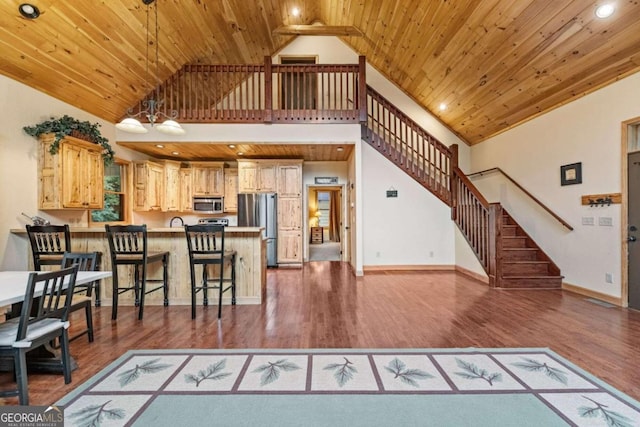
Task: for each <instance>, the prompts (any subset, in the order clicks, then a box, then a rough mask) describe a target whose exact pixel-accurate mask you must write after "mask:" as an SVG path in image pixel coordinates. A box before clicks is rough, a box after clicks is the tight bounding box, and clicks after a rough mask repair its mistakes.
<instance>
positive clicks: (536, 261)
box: [503, 259, 549, 264]
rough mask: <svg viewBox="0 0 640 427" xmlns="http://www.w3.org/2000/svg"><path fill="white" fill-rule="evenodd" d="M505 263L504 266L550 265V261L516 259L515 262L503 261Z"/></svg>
mask: <svg viewBox="0 0 640 427" xmlns="http://www.w3.org/2000/svg"><path fill="white" fill-rule="evenodd" d="M503 263H504V264H549V261H546V260H539V259H532V260H519V259H514V260H503Z"/></svg>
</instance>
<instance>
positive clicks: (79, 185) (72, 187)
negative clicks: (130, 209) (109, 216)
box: [38, 134, 104, 210]
mask: <svg viewBox="0 0 640 427" xmlns="http://www.w3.org/2000/svg"><path fill="white" fill-rule="evenodd" d="M53 141H54V135H53V134H48V135H45V136H42V137H41V138H40V149H39V151H38V164H39V168H38V173H39V177H38V178H39V179H38V209H42V210H47V209H102V207H103V203H104V200H103V190H104V187H103V186H104V182H103V181H104V161H103V159H102V147H101V146H99V145H97V144H94V143H91V142H87V141H83V140H81V139H77V138H74V137H71V136H67V137H65V138H64V139H63V140H62V141H60V147H59V150H58V153H57V154H51V153H50V152H49V149H50V148H51V144H53Z"/></svg>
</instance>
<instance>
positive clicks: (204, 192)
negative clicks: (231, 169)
mask: <svg viewBox="0 0 640 427" xmlns="http://www.w3.org/2000/svg"><path fill="white" fill-rule="evenodd" d="M191 170H192V172H191V173H192V179H193V195H194V196H219V197H222V196H224V173H223V170H224V163H223V162H191Z"/></svg>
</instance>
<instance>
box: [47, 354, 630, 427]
mask: <svg viewBox="0 0 640 427" xmlns="http://www.w3.org/2000/svg"><path fill="white" fill-rule="evenodd" d="M56 404H57V405H61V406H63V407H64V413H65V425H67V426H94V427H97V426H124V425H127V426H129V425H132V426H180V425H183V426H200V425H202V426H218V425H219V426H492V427H493V426H607V427H634V426H637V427H640V403H639V402H638V401H636V400H634V399H632V398H631V397H629V396H627V395H625V394H623V393H621V392H619V391H617V390H616V389H614V388H613V387H611V386H609V385H607V384H606V383H604V382H603V381H601V380H599V379H597V378H596V377H594V376H593V375H591V374H589V373H588V372H586V371H584V370H582V369H581V368H579V367H577V366H575V365H574V364H572V363H571V362H569V361H568V360H566V359H564V358H562V357H561V356H559V355H558V354H556V353H554V352H553V351H551V350H549V349H544V348H530V349H526V348H522V349H476V348H468V349H367V350H356V349H304V350H283V349H273V350H265V349H261V350H131V351H129V352H127V353H125V354H124V355H123V356H121V357H120V358H119V359H118V360H116V361H115V362H113V363H112V364H110V365H109V366H108V367H106V368H105V369H103V370H102V371H101V372H100V373H99V374H97V375H96V376H95V377H94V378H92V379H91V380H89V381H87V382H86V383H84V384H82V385H81V386H79V387H78V388H77V389H76V390H74V391H73V392H72V393H70V394H69V395H67V396H65V397H64V398H63V399H61V400H60V401H59V402H57V403H56Z"/></svg>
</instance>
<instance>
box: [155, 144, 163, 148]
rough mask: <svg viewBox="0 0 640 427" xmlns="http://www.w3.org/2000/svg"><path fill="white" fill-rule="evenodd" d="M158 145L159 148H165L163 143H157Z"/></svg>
mask: <svg viewBox="0 0 640 427" xmlns="http://www.w3.org/2000/svg"><path fill="white" fill-rule="evenodd" d="M156 147H157V148H164V145H162V144H156Z"/></svg>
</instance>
